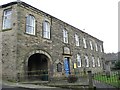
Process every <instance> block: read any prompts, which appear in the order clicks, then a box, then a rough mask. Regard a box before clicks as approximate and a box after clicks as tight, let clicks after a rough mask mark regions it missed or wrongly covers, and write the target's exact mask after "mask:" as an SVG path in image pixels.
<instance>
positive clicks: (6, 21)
mask: <svg viewBox="0 0 120 90" xmlns="http://www.w3.org/2000/svg"><path fill="white" fill-rule="evenodd" d="M11 17H12V9H7V10H5V11H4V15H3V29H8V28H11V19H12V18H11Z"/></svg>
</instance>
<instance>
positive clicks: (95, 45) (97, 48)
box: [95, 43, 98, 51]
mask: <svg viewBox="0 0 120 90" xmlns="http://www.w3.org/2000/svg"><path fill="white" fill-rule="evenodd" d="M95 48H96V51H98V46H97V43H95Z"/></svg>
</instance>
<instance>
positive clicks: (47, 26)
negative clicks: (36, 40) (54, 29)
mask: <svg viewBox="0 0 120 90" xmlns="http://www.w3.org/2000/svg"><path fill="white" fill-rule="evenodd" d="M43 38H47V39H50V23H49V22H48V21H44V22H43Z"/></svg>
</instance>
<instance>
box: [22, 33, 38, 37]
mask: <svg viewBox="0 0 120 90" xmlns="http://www.w3.org/2000/svg"><path fill="white" fill-rule="evenodd" d="M24 34H26V35H29V36H34V37H37V35H34V34H29V33H24Z"/></svg>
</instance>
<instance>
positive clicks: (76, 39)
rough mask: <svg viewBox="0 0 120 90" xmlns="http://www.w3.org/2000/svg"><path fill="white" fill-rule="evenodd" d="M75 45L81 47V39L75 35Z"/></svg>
mask: <svg viewBox="0 0 120 90" xmlns="http://www.w3.org/2000/svg"><path fill="white" fill-rule="evenodd" d="M75 45H76V46H80V42H79V37H78V35H77V34H75Z"/></svg>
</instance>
